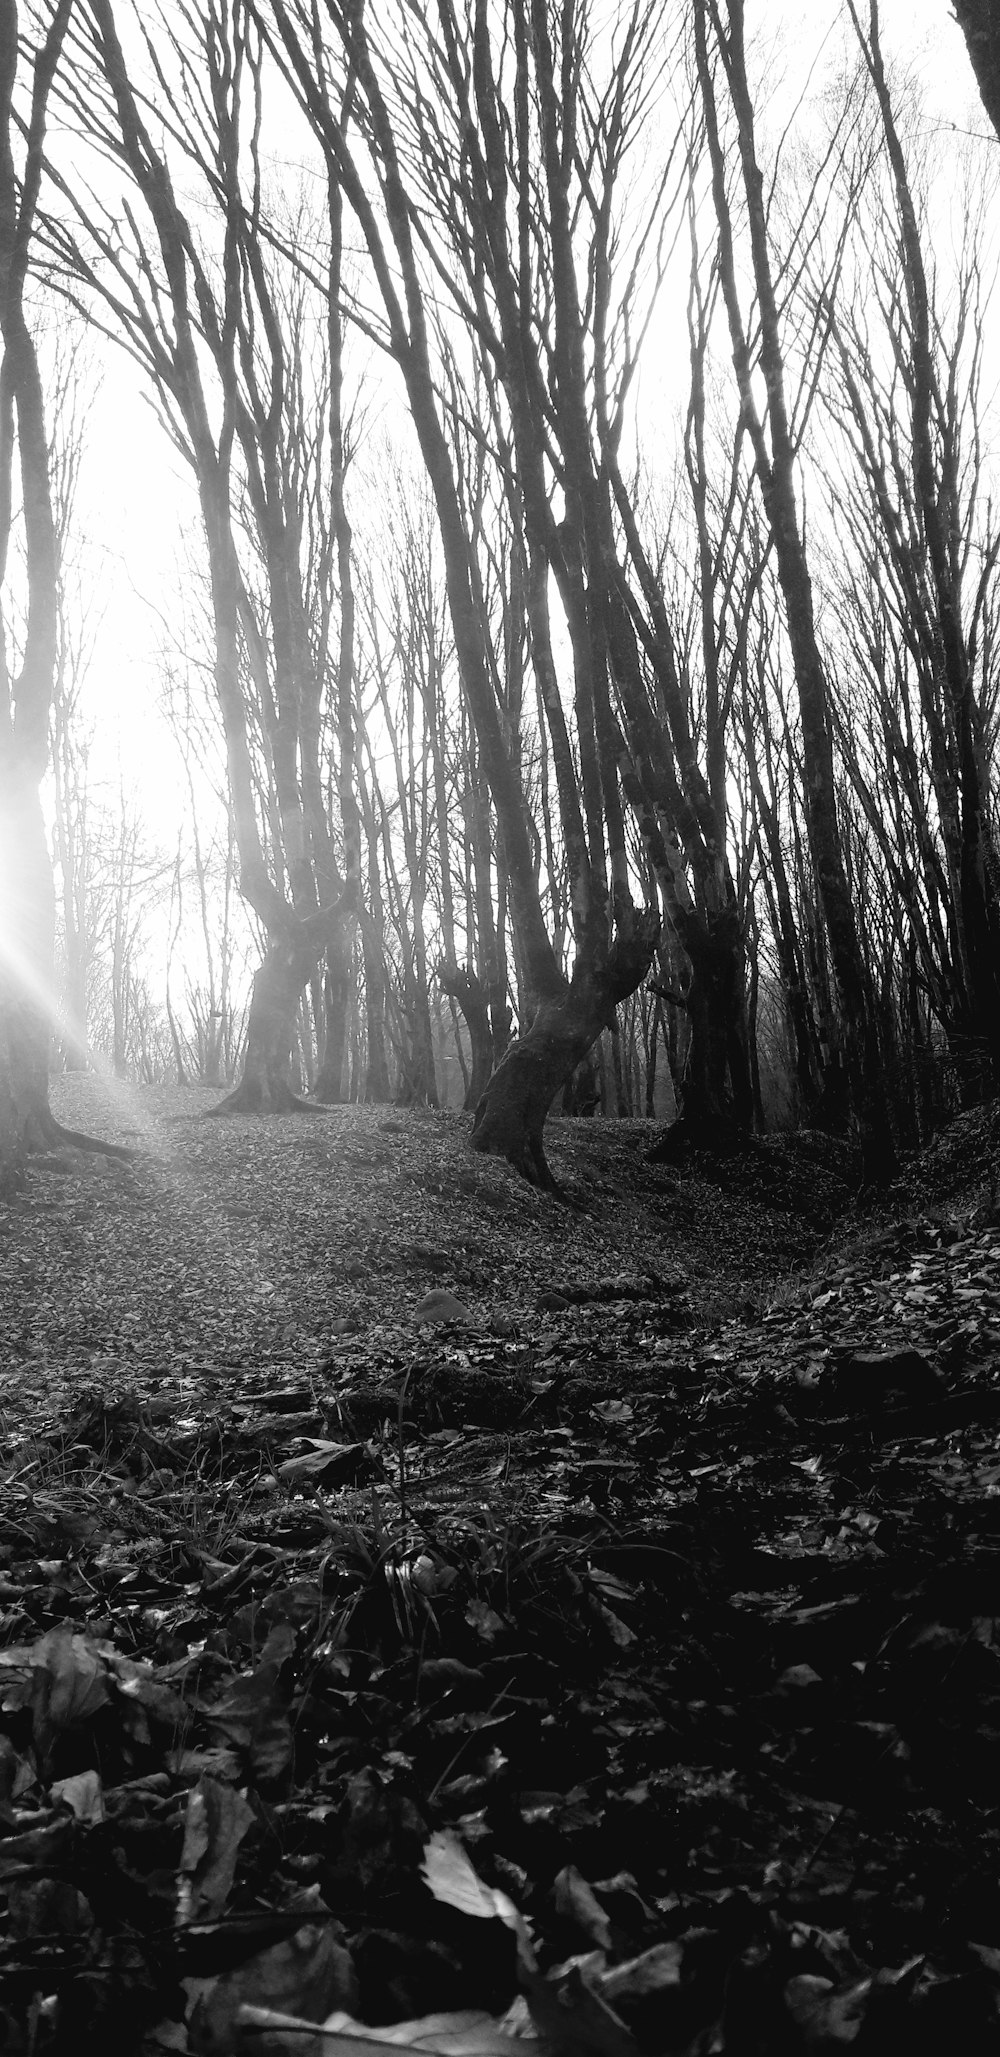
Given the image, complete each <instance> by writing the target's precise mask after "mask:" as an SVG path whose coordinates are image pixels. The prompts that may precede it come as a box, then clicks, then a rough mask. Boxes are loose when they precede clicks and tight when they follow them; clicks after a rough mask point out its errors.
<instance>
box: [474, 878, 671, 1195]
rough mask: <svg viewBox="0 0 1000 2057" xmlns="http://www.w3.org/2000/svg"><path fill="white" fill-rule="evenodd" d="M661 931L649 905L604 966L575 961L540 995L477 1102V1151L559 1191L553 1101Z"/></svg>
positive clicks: (638, 977)
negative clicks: (550, 1117)
mask: <svg viewBox="0 0 1000 2057" xmlns="http://www.w3.org/2000/svg"><path fill="white" fill-rule="evenodd" d="M658 934H659V919H658V917H657V916H656V915H655V914H653V913H651V912H649V911H647V912H646V913H644V914H642V915H640V916H639V917H638V918H637V920H636V923H635V927H634V929H633V933H632V935H631V936H630V937H629V938H628V939H627V940H624V939H621V938H620V939H619V940H618V942H617V943H616V944H615V945H614V946H613V948H612V950H611V952H610V955H609V957H608V960H607V962H606V963H605V964H604V965H602V966H599V967H598V968H597V969H596V970H595V969H592V968H591V967H590V966H588V965H586V964H582V965H581V964H578V966H577V969H576V971H575V972H574V975H573V977H572V979H571V980H570V981H569V982H568V983H567V985H566V988H565V990H564V991H563V992H562V993H560V994H559V995H557V996H556V997H553V998H549V997H548V996H546V997H545V998H544V999H542V1000H540V1001H539V1004H538V1007H537V1009H536V1012H535V1017H534V1020H533V1021H532V1024H531V1027H530V1028H529V1030H528V1032H527V1034H526V1035H523V1036H520V1037H519V1038H518V1040H517V1042H516V1043H512V1044H511V1046H510V1049H509V1050H508V1051H507V1054H506V1056H505V1057H504V1059H503V1061H502V1063H501V1064H500V1065H499V1066H498V1067H497V1069H496V1071H495V1072H494V1073H493V1076H492V1078H491V1079H490V1082H489V1084H488V1086H487V1088H486V1091H485V1093H484V1094H483V1097H482V1099H481V1100H480V1102H479V1106H478V1107H477V1109H476V1117H475V1120H474V1122H473V1125H472V1147H473V1149H474V1150H481V1151H483V1152H484V1153H485V1154H487V1155H492V1156H496V1157H506V1158H507V1160H508V1162H509V1163H510V1164H512V1165H513V1166H514V1168H515V1170H517V1171H519V1172H520V1173H521V1174H522V1176H523V1177H524V1178H526V1179H527V1180H528V1181H529V1182H530V1184H532V1185H535V1186H541V1187H542V1188H543V1190H545V1191H546V1192H550V1193H556V1194H558V1192H559V1185H558V1182H557V1180H556V1179H555V1178H554V1177H553V1174H552V1172H551V1171H550V1169H549V1166H548V1163H547V1161H546V1156H545V1150H544V1147H543V1142H542V1131H543V1129H544V1127H545V1119H546V1116H547V1114H548V1112H549V1108H550V1107H551V1105H552V1102H553V1100H554V1099H555V1097H556V1094H557V1093H558V1091H559V1088H560V1086H562V1085H564V1084H565V1082H566V1080H567V1079H568V1078H569V1076H570V1074H571V1072H572V1071H573V1070H574V1068H575V1067H576V1065H578V1064H579V1063H580V1061H581V1059H582V1058H584V1057H585V1056H586V1054H587V1051H588V1050H590V1049H591V1048H592V1047H593V1045H594V1043H596V1041H597V1038H598V1036H599V1035H600V1033H601V1031H602V1029H606V1028H610V1026H611V1023H612V1022H613V1020H614V1018H615V1010H616V1008H617V1007H618V1006H619V1005H620V1003H621V1001H622V1000H624V999H626V998H627V997H628V995H629V993H634V991H635V989H636V987H637V986H638V985H639V984H640V983H641V981H642V980H643V979H644V978H645V977H646V974H647V972H648V971H649V967H650V965H651V963H652V961H653V951H654V949H655V947H656V939H657V936H658Z"/></svg>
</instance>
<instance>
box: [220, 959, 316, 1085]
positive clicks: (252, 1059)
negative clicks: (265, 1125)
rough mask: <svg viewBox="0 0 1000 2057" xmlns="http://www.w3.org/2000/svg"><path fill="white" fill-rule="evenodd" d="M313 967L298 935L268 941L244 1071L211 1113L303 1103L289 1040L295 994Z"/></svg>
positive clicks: (255, 992) (253, 1005) (253, 1002)
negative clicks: (293, 1072)
mask: <svg viewBox="0 0 1000 2057" xmlns="http://www.w3.org/2000/svg"><path fill="white" fill-rule="evenodd" d="M313 966H314V957H313V953H312V951H311V950H307V948H306V947H305V945H304V944H303V943H301V942H299V941H298V940H297V939H291V940H290V939H289V938H288V937H287V936H281V937H279V938H277V939H275V940H272V941H271V942H270V943H269V944H268V947H267V949H266V951H265V953H264V957H263V959H262V962H261V963H260V965H259V966H258V968H257V970H256V972H255V973H254V981H253V990H252V993H251V996H250V1018H249V1021H248V1023H247V1054H246V1059H245V1061H244V1065H243V1076H242V1078H241V1079H240V1082H239V1084H238V1086H236V1088H235V1089H234V1091H233V1092H231V1093H228V1094H227V1095H226V1098H225V1099H224V1100H222V1101H220V1103H219V1105H218V1107H215V1108H213V1109H212V1112H213V1114H294V1113H299V1112H302V1111H303V1110H304V1109H305V1107H306V1105H307V1102H306V1101H304V1100H302V1099H301V1098H300V1096H299V1095H298V1093H296V1092H294V1091H293V1089H292V1082H291V1067H292V1044H293V1040H294V1034H295V1012H296V1008H297V1007H298V1004H299V996H300V994H301V992H302V989H303V987H304V986H305V984H306V982H307V980H308V979H309V977H310V975H311V973H312V970H313Z"/></svg>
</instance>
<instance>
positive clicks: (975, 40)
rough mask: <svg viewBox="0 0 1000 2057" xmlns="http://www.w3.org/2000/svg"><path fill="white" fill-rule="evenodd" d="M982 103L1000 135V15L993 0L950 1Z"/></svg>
mask: <svg viewBox="0 0 1000 2057" xmlns="http://www.w3.org/2000/svg"><path fill="white" fill-rule="evenodd" d="M953 5H954V9H955V17H956V20H957V22H958V25H959V28H960V29H961V31H962V34H963V36H964V37H965V41H966V46H967V48H968V52H969V58H970V60H971V63H972V69H973V71H974V72H975V74H976V84H977V85H978V87H979V91H980V94H981V96H982V102H983V106H984V107H985V109H986V112H987V114H988V115H989V118H990V120H991V122H992V123H993V126H994V128H995V129H996V132H997V135H998V136H1000V18H998V16H997V8H996V0H953Z"/></svg>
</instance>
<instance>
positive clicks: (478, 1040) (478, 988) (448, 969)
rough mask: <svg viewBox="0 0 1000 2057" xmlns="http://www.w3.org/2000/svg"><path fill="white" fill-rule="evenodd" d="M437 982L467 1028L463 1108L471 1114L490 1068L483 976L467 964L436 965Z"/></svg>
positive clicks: (490, 1042)
mask: <svg viewBox="0 0 1000 2057" xmlns="http://www.w3.org/2000/svg"><path fill="white" fill-rule="evenodd" d="M438 984H439V985H440V987H441V990H442V992H443V993H447V994H449V995H450V997H451V999H453V1000H454V1002H455V1005H456V1007H457V1008H458V1010H459V1013H460V1014H461V1016H462V1020H463V1021H464V1023H465V1026H466V1028H467V1030H468V1032H469V1045H470V1052H471V1064H470V1067H469V1078H468V1083H467V1085H466V1089H465V1100H464V1103H463V1105H464V1108H465V1112H466V1113H467V1114H471V1112H472V1110H473V1109H474V1108H476V1107H478V1105H479V1102H480V1100H481V1099H482V1097H483V1094H484V1093H485V1091H486V1087H487V1084H488V1082H489V1077H490V1073H491V1072H492V1070H493V1026H492V1022H491V1020H490V1002H489V995H488V993H487V990H486V988H485V986H484V985H483V983H482V980H481V979H479V978H477V976H476V973H475V972H474V971H473V970H472V968H471V966H469V965H465V966H463V967H459V966H458V965H457V964H441V965H439V966H438Z"/></svg>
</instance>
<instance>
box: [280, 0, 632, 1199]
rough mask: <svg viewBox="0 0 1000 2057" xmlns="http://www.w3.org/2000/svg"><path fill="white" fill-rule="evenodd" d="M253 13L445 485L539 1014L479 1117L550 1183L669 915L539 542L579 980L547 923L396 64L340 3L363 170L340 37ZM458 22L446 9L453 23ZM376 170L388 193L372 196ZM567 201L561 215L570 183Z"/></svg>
mask: <svg viewBox="0 0 1000 2057" xmlns="http://www.w3.org/2000/svg"><path fill="white" fill-rule="evenodd" d="M447 12H448V11H447V10H446V16H447ZM515 12H517V11H515ZM255 13H256V16H257V19H258V20H259V21H260V23H261V27H262V30H263V32H264V33H265V34H266V35H268V36H269V37H270V41H271V47H272V49H273V50H274V53H275V55H276V56H277V57H279V59H280V60H281V61H282V64H283V69H284V72H285V76H286V78H287V79H288V81H289V84H290V85H291V87H292V89H293V91H294V92H295V94H296V96H297V98H298V100H299V104H300V106H301V108H302V110H303V112H304V113H305V115H306V117H307V119H308V121H309V124H310V127H311V129H312V131H313V134H314V135H315V137H316V139H317V141H318V142H319V144H320V146H321V148H322V150H323V153H324V158H325V161H326V163H327V165H328V167H329V176H330V182H331V184H336V185H337V187H338V188H339V189H341V190H342V191H343V193H344V195H345V198H346V199H347V201H348V203H349V205H350V207H351V208H352V210H353V212H354V214H355V217H356V219H357V221H358V223H359V226H360V228H361V231H362V234H363V237H364V240H365V243H366V246H367V250H368V255H369V258H370V261H371V264H372V267H373V270H374V273H375V277H376V280H377V284H378V287H379V292H380V295H381V299H382V303H383V307H384V310H385V317H386V323H387V335H386V338H385V341H386V346H387V348H388V350H389V352H390V354H391V355H392V357H393V358H394V360H395V362H396V363H397V365H398V366H399V369H400V372H401V374H402V378H403V382H404V385H405V389H406V394H407V399H408V402H409V406H410V412H411V416H412V420H413V424H414V429H415V433H416V437H417V441H418V444H419V447H420V450H421V455H422V457H423V461H424V463H425V465H426V468H427V473H428V477H429V480H430V484H431V490H432V492H433V495H434V500H435V506H436V510H437V517H438V522H439V526H440V530H441V537H442V549H443V554H444V562H445V576H446V582H447V588H448V596H449V605H450V610H451V618H452V627H453V631H454V636H455V643H456V649H457V655H458V663H459V669H460V673H461V678H462V687H463V692H464V694H465V697H466V703H467V705H468V708H469V712H470V716H471V719H472V722H473V725H474V727H475V730H476V735H477V740H478V744H479V749H480V753H481V758H482V763H483V767H484V770H485V773H486V777H487V779H488V781H489V785H490V791H491V794H492V798H493V804H494V807H495V810H496V816H497V823H498V830H499V835H500V839H501V844H502V848H503V862H504V869H505V871H506V874H507V877H508V879H509V882H510V896H511V914H512V920H513V923H514V928H515V932H516V935H517V939H518V947H519V950H520V954H521V958H522V962H523V964H524V966H525V971H526V976H527V981H528V986H529V991H530V1004H531V1013H532V1019H531V1025H530V1027H529V1029H528V1031H527V1034H526V1035H524V1036H522V1037H520V1038H519V1039H518V1041H517V1042H516V1043H515V1044H513V1045H512V1046H511V1048H510V1050H509V1051H508V1053H507V1055H506V1056H505V1058H504V1059H503V1061H502V1062H501V1064H500V1066H499V1067H498V1069H497V1071H496V1072H495V1073H494V1075H493V1077H492V1079H491V1080H490V1082H489V1084H488V1086H487V1089H486V1092H485V1094H484V1096H483V1098H482V1100H481V1101H480V1104H479V1108H478V1110H477V1114H476V1119H475V1124H474V1130H473V1143H474V1146H475V1147H476V1148H479V1149H482V1150H487V1151H494V1152H497V1153H498V1154H501V1155H504V1156H506V1157H508V1158H509V1159H510V1160H511V1161H512V1162H513V1163H515V1164H516V1165H517V1166H518V1167H519V1168H520V1169H521V1170H522V1171H523V1172H524V1174H525V1175H526V1176H527V1177H528V1178H530V1179H533V1180H535V1181H536V1182H538V1183H541V1184H543V1185H551V1184H552V1183H553V1181H552V1179H551V1174H550V1173H549V1169H548V1166H547V1163H546V1160H545V1153H544V1148H543V1142H542V1131H543V1127H544V1122H545V1117H546V1115H547V1113H548V1110H549V1107H550V1105H551V1103H552V1100H553V1098H554V1096H555V1094H556V1092H557V1091H558V1089H559V1087H560V1086H561V1085H562V1083H563V1081H564V1079H565V1078H566V1077H567V1076H568V1074H569V1073H570V1071H571V1070H572V1069H573V1066H574V1065H575V1064H576V1063H577V1062H578V1060H579V1058H580V1057H582V1056H583V1055H585V1053H586V1051H587V1050H588V1049H589V1048H590V1046H591V1044H592V1043H593V1042H594V1041H595V1039H596V1037H597V1036H598V1035H599V1033H600V1031H601V1030H602V1028H604V1027H605V1026H607V1025H608V1023H609V1022H610V1021H611V1020H612V1019H613V1016H614V1012H615V1009H616V1007H617V1005H618V1004H619V1002H620V1001H621V1000H622V999H623V998H624V997H625V996H626V994H627V993H628V992H630V991H632V990H633V989H634V987H635V986H636V985H637V984H638V982H639V981H640V980H641V979H642V977H643V976H644V974H645V971H646V969H647V968H648V965H649V963H650V961H651V956H652V950H653V946H654V942H655V936H656V932H657V927H658V920H657V917H656V915H655V913H653V912H652V911H649V910H647V911H646V912H645V913H644V914H638V913H637V912H636V910H635V908H634V907H633V904H632V900H631V896H630V893H629V890H628V882H627V877H626V866H625V863H624V847H623V840H622V836H621V826H620V825H621V796H620V791H619V785H618V770H617V763H616V759H615V751H614V742H615V735H616V730H615V726H614V724H612V723H610V722H606V723H605V724H604V727H603V730H602V735H601V742H600V746H599V748H598V737H597V730H596V729H595V728H594V719H595V716H594V715H593V714H591V716H590V720H589V724H585V725H584V726H583V728H582V729H581V731H580V734H581V748H582V749H584V750H585V751H587V752H588V753H589V754H590V762H591V765H592V776H591V777H590V779H589V781H588V780H587V777H586V774H584V796H583V800H582V801H581V795H580V791H579V786H578V782H577V776H576V772H575V769H574V766H573V762H572V756H571V752H570V746H569V737H568V733H567V732H566V729H565V722H564V718H563V715H562V711H561V707H560V704H559V695H558V685H557V680H556V675H555V672H554V669H553V666H552V662H551V651H550V643H549V637H548V630H547V624H546V621H545V618H544V617H545V609H544V597H545V596H544V592H543V587H544V583H545V579H546V577H547V569H548V558H547V555H541V556H540V555H538V553H537V552H536V555H535V557H534V559H533V560H531V561H530V562H529V567H528V569H529V576H530V587H529V590H528V592H527V606H528V613H529V620H530V622H531V625H532V634H533V655H534V662H535V667H536V672H538V673H539V675H540V678H541V682H542V697H543V700H544V704H545V708H546V713H547V715H548V717H549V718H550V722H551V726H552V734H553V737H554V739H555V743H556V745H557V748H558V756H557V763H556V776H557V780H558V784H559V794H560V804H561V809H562V830H563V835H564V838H565V841H566V846H567V850H568V853H569V863H570V873H571V882H572V898H573V909H574V925H575V943H576V953H577V954H576V962H575V966H574V970H573V973H572V976H570V977H567V976H566V974H565V973H564V971H563V969H562V967H561V965H560V963H559V961H558V958H557V956H556V953H555V951H554V949H553V945H552V940H551V937H550V935H549V934H548V932H547V928H546V924H545V920H544V916H543V912H542V907H541V901H540V896H539V891H538V881H537V874H536V870H535V863H534V853H533V849H532V842H531V836H530V834H529V830H528V825H527V822H526V818H525V798H524V793H523V789H522V784H521V779H520V776H519V769H518V765H517V763H516V761H515V759H514V757H513V756H512V754H511V749H510V747H509V743H508V739H507V737H506V735H505V731H504V724H503V718H502V707H501V705H500V704H499V703H498V697H497V675H498V668H497V665H496V662H495V653H494V651H493V650H492V648H491V645H490V641H489V638H488V635H487V633H486V623H485V620H484V614H483V609H482V606H481V600H480V595H481V579H480V572H479V566H478V564H477V561H476V558H475V553H474V550H473V548H472V546H471V541H470V534H469V526H468V522H467V520H466V518H465V512H464V509H463V505H462V499H461V495H460V491H459V486H458V480H457V476H456V466H455V462H454V456H453V452H452V450H451V449H450V447H449V441H448V435H447V432H446V419H445V416H444V411H443V409H442V406H441V402H440V398H439V375H438V371H437V368H436V366H435V363H434V360H433V356H432V342H431V333H432V324H431V321H430V319H429V315H428V301H427V295H426V293H425V287H424V279H423V276H422V268H421V262H420V255H419V252H420V241H421V228H420V219H421V207H420V201H419V197H418V194H417V192H416V191H415V189H414V186H413V184H412V182H411V181H410V180H409V178H408V176H407V166H406V162H405V151H404V149H403V148H401V142H400V131H399V128H398V124H397V122H396V120H395V119H394V115H393V111H392V108H391V107H390V103H389V99H387V96H386V95H387V91H388V92H389V93H390V94H391V93H392V90H393V80H392V76H391V73H390V74H387V73H386V71H385V69H384V68H383V67H382V66H380V64H379V62H378V59H377V54H376V52H375V51H374V50H373V45H372V41H371V38H370V33H369V28H368V24H367V22H366V20H365V18H364V16H363V14H362V12H361V10H360V9H358V8H354V7H351V8H349V9H345V10H341V9H340V8H338V7H336V6H331V7H330V8H329V10H328V14H329V24H330V27H331V29H332V30H333V31H334V32H335V35H336V37H337V39H339V42H340V44H341V47H342V52H343V57H344V61H345V64H346V70H347V75H348V76H349V77H350V80H351V83H352V87H353V88H354V90H355V91H356V93H357V101H358V110H359V111H358V119H357V129H358V132H359V134H360V136H361V137H362V138H363V139H364V140H365V142H366V143H367V146H368V161H367V165H366V169H365V171H364V172H363V171H362V167H361V160H360V158H359V157H358V156H356V155H355V152H354V149H353V147H352V146H351V143H350V141H349V139H348V136H347V135H346V133H345V129H344V126H343V124H342V123H341V121H340V120H339V119H338V115H337V107H338V105H339V104H340V100H341V98H342V94H343V90H344V88H343V85H342V84H338V83H337V80H336V78H335V76H333V74H332V57H331V54H330V50H329V48H328V46H327V44H325V43H324V41H323V38H322V36H320V35H319V34H318V32H317V29H316V21H315V17H314V15H313V12H312V10H311V9H310V8H309V7H307V6H305V5H300V4H299V0H290V4H287V5H286V4H285V0H274V4H273V5H271V6H268V7H266V8H265V7H258V8H255ZM448 27H449V23H448V20H447V18H443V28H444V30H445V33H446V34H447V32H448ZM536 28H537V24H536ZM487 35H488V21H487V12H486V9H485V7H480V8H479V9H478V13H477V22H476V27H475V36H474V41H475V43H476V47H477V48H478V49H481V48H482V44H483V39H484V37H486V36H487ZM553 169H554V168H553ZM373 181H374V184H375V187H376V189H377V193H378V203H379V204H378V206H376V204H375V202H374V200H373V194H372V182H373ZM504 181H505V183H506V173H504ZM559 204H560V212H562V211H563V209H564V205H565V196H564V197H563V201H562V202H561V203H559ZM567 226H568V224H567ZM529 483H530V481H529ZM539 515H540V518H541V519H542V520H543V521H544V523H545V527H546V530H547V531H548V532H551V531H552V530H554V527H555V523H554V518H553V516H552V514H551V510H550V509H548V510H546V512H545V513H544V514H542V511H541V509H539ZM595 541H596V538H595ZM595 562H596V559H595ZM593 633H594V635H595V636H596V637H597V638H598V639H599V644H600V646H601V648H602V650H604V649H606V623H605V622H604V621H603V620H600V619H599V618H598V616H597V614H596V612H595V614H594V618H593ZM592 657H593V652H592V650H591V648H590V647H589V643H588V642H581V643H575V644H574V665H575V670H576V680H577V689H578V693H579V694H581V695H583V696H584V699H585V698H586V696H587V694H588V693H589V692H590V690H591V688H592V673H591V663H592ZM605 663H606V660H605ZM606 692H607V686H606V670H605V685H604V687H603V691H602V698H601V703H600V706H599V707H598V710H597V716H596V718H597V720H598V721H599V722H600V721H601V720H602V719H603V713H604V709H605V707H606V704H607V703H606V698H605V697H604V696H606ZM595 752H596V753H597V754H595ZM602 753H603V781H602V775H601V765H600V756H601V754H602ZM588 804H589V814H588ZM606 826H607V827H608V828H609V832H610V852H609V850H608V845H607V842H606V837H605V828H606ZM609 856H610V871H611V877H612V880H613V889H612V895H611V898H610V900H609V890H608V865H609Z"/></svg>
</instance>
